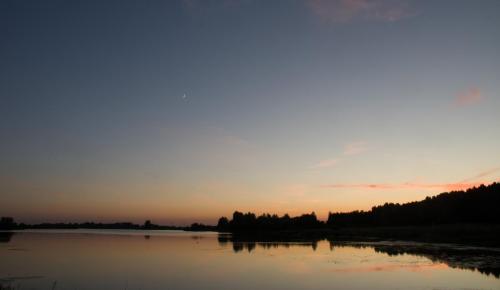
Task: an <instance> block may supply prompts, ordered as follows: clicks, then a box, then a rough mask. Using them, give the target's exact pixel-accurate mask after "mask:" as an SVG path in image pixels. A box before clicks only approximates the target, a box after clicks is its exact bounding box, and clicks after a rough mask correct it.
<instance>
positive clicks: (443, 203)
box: [217, 182, 500, 232]
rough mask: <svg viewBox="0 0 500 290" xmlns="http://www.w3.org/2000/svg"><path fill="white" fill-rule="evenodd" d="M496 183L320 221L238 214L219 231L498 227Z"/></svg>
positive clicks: (309, 217)
mask: <svg viewBox="0 0 500 290" xmlns="http://www.w3.org/2000/svg"><path fill="white" fill-rule="evenodd" d="M499 209H500V183H496V182H495V183H492V184H491V185H488V186H485V185H481V186H479V187H473V188H470V189H468V190H465V191H452V192H446V193H441V194H439V195H436V196H433V197H427V198H425V199H424V200H421V201H414V202H408V203H403V204H399V203H385V204H384V205H380V206H374V207H372V209H371V210H368V211H352V212H344V213H342V212H336V213H331V212H330V213H329V214H328V220H327V221H326V223H325V222H322V221H320V220H318V219H317V218H316V214H315V213H314V212H313V213H311V214H303V215H301V216H297V217H290V216H289V215H288V214H285V215H283V216H278V215H276V214H272V215H271V214H262V215H260V216H256V215H255V214H254V213H251V212H248V213H241V212H239V211H235V212H234V213H233V217H232V219H231V220H229V219H228V218H227V217H221V218H220V219H219V221H218V223H217V230H219V231H222V232H245V231H279V230H304V229H321V228H323V229H325V228H336V227H373V226H407V225H408V226H409V225H437V224H459V223H483V224H500V214H498V210H499Z"/></svg>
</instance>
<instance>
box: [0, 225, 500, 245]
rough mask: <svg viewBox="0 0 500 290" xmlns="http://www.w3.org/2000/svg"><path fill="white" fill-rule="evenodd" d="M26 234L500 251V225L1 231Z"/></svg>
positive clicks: (27, 229) (81, 228)
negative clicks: (183, 236)
mask: <svg viewBox="0 0 500 290" xmlns="http://www.w3.org/2000/svg"><path fill="white" fill-rule="evenodd" d="M24 230H26V231H29V230H130V231H141V230H142V231H161V230H175V231H183V232H203V231H204V232H214V233H218V234H220V235H224V234H227V237H230V239H234V240H238V241H318V240H323V239H328V240H337V241H362V242H373V241H412V242H426V243H440V244H442V243H452V244H462V245H470V246H483V247H495V248H500V225H497V224H443V225H432V226H399V227H343V228H333V229H332V228H319V229H307V230H282V231H245V232H222V231H218V230H216V228H215V227H212V228H211V229H205V230H193V229H190V228H189V227H176V228H173V227H163V228H154V229H144V228H120V229H118V228H85V227H79V228H78V227H72V228H61V227H59V228H47V227H45V228H30V227H28V228H24V229H12V230H0V232H3V233H8V232H11V233H14V232H22V231H24Z"/></svg>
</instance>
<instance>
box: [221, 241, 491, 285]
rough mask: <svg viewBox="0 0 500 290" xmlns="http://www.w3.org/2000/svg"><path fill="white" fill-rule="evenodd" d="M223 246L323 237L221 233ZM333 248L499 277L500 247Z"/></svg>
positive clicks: (266, 245)
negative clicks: (415, 259)
mask: <svg viewBox="0 0 500 290" xmlns="http://www.w3.org/2000/svg"><path fill="white" fill-rule="evenodd" d="M218 241H219V244H220V245H221V246H228V245H229V246H232V248H233V251H234V252H235V253H238V252H242V251H247V252H249V253H250V252H252V251H254V250H255V249H256V248H257V247H258V248H262V249H264V250H269V249H275V248H279V247H282V248H291V247H310V248H311V249H312V250H314V251H315V250H316V248H317V246H318V242H319V241H321V239H312V240H286V239H266V238H263V237H258V239H255V238H254V239H252V238H249V237H240V236H231V235H227V234H220V235H219V237H218ZM327 241H328V242H329V243H330V250H331V251H333V250H334V249H335V248H338V247H354V248H372V249H374V250H375V252H377V253H383V254H386V255H388V256H399V255H414V256H420V257H425V258H427V259H429V260H431V261H433V262H436V263H444V264H446V265H448V266H449V267H452V268H457V269H465V270H472V271H478V272H479V273H481V274H484V275H492V276H494V277H496V278H500V249H493V248H480V247H467V246H456V245H449V244H427V243H411V242H401V243H398V242H368V243H365V242H346V241H336V240H327Z"/></svg>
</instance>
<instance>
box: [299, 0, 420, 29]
mask: <svg viewBox="0 0 500 290" xmlns="http://www.w3.org/2000/svg"><path fill="white" fill-rule="evenodd" d="M306 5H307V7H308V8H309V9H310V10H311V11H312V12H313V13H314V14H315V15H317V16H319V17H320V18H321V19H323V20H326V21H331V22H336V23H349V22H352V21H356V20H363V21H381V22H394V21H398V20H401V19H404V18H408V17H412V16H414V15H415V12H414V11H413V9H411V7H410V5H409V3H408V2H407V1H404V0H401V1H394V0H306Z"/></svg>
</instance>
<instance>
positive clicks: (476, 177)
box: [462, 167, 500, 182]
mask: <svg viewBox="0 0 500 290" xmlns="http://www.w3.org/2000/svg"><path fill="white" fill-rule="evenodd" d="M498 171H500V167H495V168H491V169H488V170H484V171H482V172H480V173H478V174H477V175H475V176H472V177H469V178H466V179H464V180H462V182H470V181H473V180H477V179H479V178H483V177H486V176H489V175H492V174H493V173H495V172H498Z"/></svg>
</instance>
